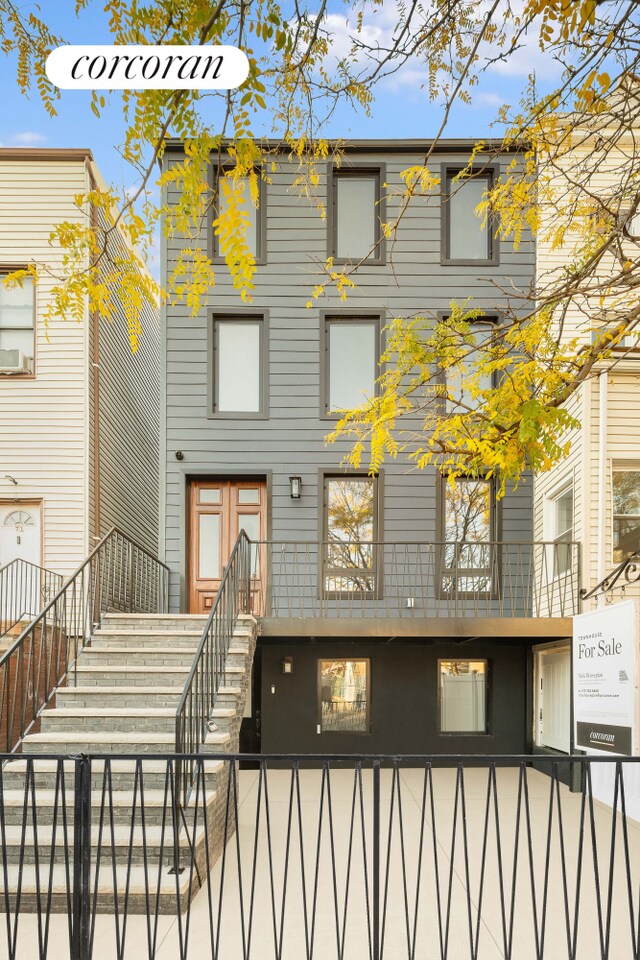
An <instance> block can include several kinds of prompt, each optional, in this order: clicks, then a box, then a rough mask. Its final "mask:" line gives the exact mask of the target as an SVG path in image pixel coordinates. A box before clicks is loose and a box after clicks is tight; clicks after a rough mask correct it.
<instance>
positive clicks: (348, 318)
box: [320, 309, 382, 421]
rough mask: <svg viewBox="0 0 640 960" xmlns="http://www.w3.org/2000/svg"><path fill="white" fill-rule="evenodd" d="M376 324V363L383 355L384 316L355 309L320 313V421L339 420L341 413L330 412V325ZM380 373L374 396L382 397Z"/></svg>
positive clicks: (374, 387) (375, 378) (374, 386)
mask: <svg viewBox="0 0 640 960" xmlns="http://www.w3.org/2000/svg"><path fill="white" fill-rule="evenodd" d="M372 322H373V323H374V324H375V350H376V357H377V360H376V363H377V361H378V359H379V358H380V356H381V353H382V314H380V313H376V312H375V311H371V310H366V309H355V310H351V311H345V312H344V313H339V312H336V311H335V310H322V311H321V312H320V419H321V420H333V421H335V420H339V419H340V414H339V413H331V412H330V410H329V401H330V399H331V398H330V374H331V352H330V343H331V339H330V336H329V325H330V324H332V323H354V324H359V325H366V324H370V323H372ZM378 377H379V373H378V374H377V375H376V371H375V370H374V381H373V396H375V397H377V396H379V395H380V384H379V383H378Z"/></svg>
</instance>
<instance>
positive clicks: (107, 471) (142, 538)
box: [89, 233, 160, 556]
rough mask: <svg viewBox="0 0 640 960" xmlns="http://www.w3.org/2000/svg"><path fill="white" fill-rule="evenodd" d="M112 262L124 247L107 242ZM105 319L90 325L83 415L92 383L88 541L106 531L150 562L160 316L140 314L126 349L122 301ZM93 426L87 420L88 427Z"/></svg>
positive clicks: (155, 510)
mask: <svg viewBox="0 0 640 960" xmlns="http://www.w3.org/2000/svg"><path fill="white" fill-rule="evenodd" d="M110 242H111V243H112V245H113V255H114V256H123V255H124V253H125V248H124V242H123V240H122V238H121V237H120V236H119V235H118V234H117V233H113V234H112V235H111V241H110ZM111 299H112V302H113V303H114V304H115V310H114V314H113V317H112V318H111V319H110V320H105V319H96V318H93V319H92V323H91V335H92V338H93V334H94V327H95V324H98V331H97V332H98V337H97V339H98V355H97V367H93V365H92V364H90V390H89V397H90V403H89V407H90V412H91V416H92V417H93V409H94V407H93V382H94V378H95V377H97V378H98V410H99V415H98V436H97V438H96V437H95V436H93V433H92V443H91V451H90V453H91V469H92V477H95V472H96V470H97V472H98V478H97V480H98V488H99V495H100V515H99V529H98V530H96V523H95V502H94V497H93V492H94V490H95V485H94V483H91V484H90V490H91V491H92V494H91V502H90V511H91V528H92V530H94V531H95V533H94V538H95V537H97V538H99V537H100V536H103V535H104V534H105V533H106V532H107V530H109V528H110V527H112V526H117V527H119V528H120V529H121V530H122V531H123V533H125V534H127V536H129V537H131V539H132V540H135V541H137V542H138V543H139V544H140V545H141V546H143V547H145V548H146V549H147V550H149V551H150V552H151V553H152V554H153V555H154V556H157V554H158V540H159V513H160V509H159V508H160V495H159V466H160V460H159V450H160V431H159V426H158V422H159V415H160V360H159V354H160V319H159V310H158V309H157V308H155V307H153V308H152V307H149V306H147V307H145V308H144V310H143V314H142V316H141V323H142V330H143V332H142V337H141V339H140V344H139V347H138V350H137V351H136V353H133V352H132V350H131V345H130V342H129V337H128V334H127V321H126V316H125V313H124V308H123V302H122V296H121V294H120V293H119V292H118V291H114V292H113V296H112V298H111ZM92 422H93V421H92ZM96 454H97V462H96Z"/></svg>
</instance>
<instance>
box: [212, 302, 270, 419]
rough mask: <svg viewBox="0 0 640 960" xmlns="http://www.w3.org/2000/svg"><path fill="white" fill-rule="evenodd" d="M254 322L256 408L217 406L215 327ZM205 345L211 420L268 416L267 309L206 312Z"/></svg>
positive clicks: (266, 417) (216, 341)
mask: <svg viewBox="0 0 640 960" xmlns="http://www.w3.org/2000/svg"><path fill="white" fill-rule="evenodd" d="M245 321H246V322H249V323H256V322H257V323H258V324H259V330H260V336H259V351H260V363H259V369H260V378H261V383H260V391H259V394H260V409H259V410H258V411H255V412H254V411H244V410H239V411H228V410H219V409H218V358H219V347H218V330H219V328H220V324H221V323H225V322H228V323H238V322H240V323H241V322H245ZM208 340H209V347H208V351H207V355H208V358H209V362H208V364H207V417H208V419H214V420H266V419H268V417H269V314H268V311H265V310H263V311H255V310H252V311H248V310H247V311H245V310H238V309H235V310H234V309H227V310H216V311H211V312H210V314H209V336H208Z"/></svg>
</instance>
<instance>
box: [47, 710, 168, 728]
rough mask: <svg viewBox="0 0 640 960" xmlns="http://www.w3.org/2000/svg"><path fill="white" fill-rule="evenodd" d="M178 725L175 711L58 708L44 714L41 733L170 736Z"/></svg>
mask: <svg viewBox="0 0 640 960" xmlns="http://www.w3.org/2000/svg"><path fill="white" fill-rule="evenodd" d="M175 724H176V711H175V707H126V706H125V707H54V708H53V709H50V710H44V711H43V712H42V715H41V727H40V729H41V730H42V733H61V732H63V731H64V732H71V733H72V732H73V731H76V732H77V733H80V732H82V731H90V732H96V733H102V732H106V731H107V730H112V731H113V732H114V733H128V732H133V733H135V732H142V731H143V730H149V731H150V732H153V731H157V732H158V733H162V732H165V733H169V732H170V731H172V730H174V729H175Z"/></svg>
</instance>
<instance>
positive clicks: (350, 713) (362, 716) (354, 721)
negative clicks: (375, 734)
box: [318, 660, 369, 733]
mask: <svg viewBox="0 0 640 960" xmlns="http://www.w3.org/2000/svg"><path fill="white" fill-rule="evenodd" d="M318 686H319V690H318V703H319V708H320V710H319V712H320V716H319V717H318V732H319V733H369V661H368V660H320V661H318Z"/></svg>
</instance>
